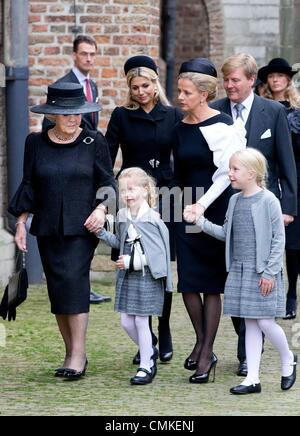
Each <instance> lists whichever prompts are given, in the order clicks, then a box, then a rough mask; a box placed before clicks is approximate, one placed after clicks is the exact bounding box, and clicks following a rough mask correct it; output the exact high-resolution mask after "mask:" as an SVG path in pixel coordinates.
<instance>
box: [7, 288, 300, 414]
mask: <svg viewBox="0 0 300 436" xmlns="http://www.w3.org/2000/svg"><path fill="white" fill-rule="evenodd" d="M93 287H94V289H95V290H96V291H98V292H99V291H101V292H102V293H103V294H109V295H111V296H113V293H114V289H113V287H112V286H104V285H100V284H99V283H94V284H93ZM299 319H300V318H299V313H298V317H297V319H296V320H294V321H283V320H281V321H280V324H281V325H282V326H283V327H284V329H285V331H286V333H287V335H288V337H289V341H290V343H291V346H292V348H293V350H294V351H296V352H297V353H298V355H299V358H300V322H299ZM155 321H156V320H154V325H155V329H156V322H155ZM171 323H172V333H173V341H174V358H173V360H172V361H171V362H170V363H168V364H162V363H159V364H158V373H157V376H156V378H155V380H154V382H153V383H152V384H150V385H147V386H144V387H142V386H131V385H130V384H129V378H130V377H131V376H132V375H134V373H135V369H136V368H135V367H134V366H133V365H132V364H131V360H132V357H133V355H134V354H135V352H136V348H135V346H134V345H133V344H132V343H131V342H130V340H129V339H128V338H127V336H126V335H125V333H124V332H123V331H122V330H121V328H120V326H119V317H118V314H116V313H114V312H113V303H104V304H101V305H98V306H95V305H94V306H92V307H91V316H90V325H89V333H88V343H87V349H88V359H89V367H88V370H87V375H86V377H85V378H84V379H82V380H80V381H76V382H67V381H63V380H60V379H57V378H55V377H54V376H53V374H54V368H56V367H57V366H60V364H61V362H62V357H63V347H62V344H61V340H60V337H59V334H58V331H57V327H56V324H55V319H54V317H53V315H51V314H50V313H49V304H48V299H47V293H46V287H45V286H31V287H30V293H29V296H28V299H27V301H26V302H25V303H24V304H23V305H22V306H21V307H20V308H19V310H18V314H17V320H16V321H15V322H10V323H8V322H7V321H1V322H0V369H1V370H0V377H1V381H0V386H1V396H0V414H1V415H2V416H4V415H106V416H121V415H125V416H128V415H133V416H142V415H144V416H146V415H156V416H165V415H169V416H204V415H206V416H207V415H300V381H298V382H296V384H295V386H294V387H293V388H292V389H291V390H290V391H288V392H283V391H281V389H280V365H279V356H278V355H277V353H276V352H275V351H274V350H273V348H271V346H270V344H269V343H268V342H266V344H265V352H264V354H263V358H262V365H261V384H262V393H261V394H258V395H248V396H244V397H239V396H234V395H230V394H229V388H230V387H232V386H234V385H236V384H238V383H239V382H240V378H238V377H237V376H236V375H235V371H236V366H237V360H236V358H235V349H236V337H235V334H234V331H233V327H232V324H231V321H230V319H228V318H225V317H222V320H221V324H220V327H219V331H218V335H217V338H216V343H215V349H214V351H215V353H216V355H217V356H218V359H219V363H218V365H217V368H216V380H215V383H211V382H210V383H207V384H202V385H191V384H190V383H189V382H188V377H189V376H190V375H191V373H190V372H188V371H186V370H185V369H184V368H183V362H184V359H185V358H186V357H187V355H188V354H189V352H190V351H191V349H192V347H193V341H194V336H193V333H192V328H191V324H190V321H189V319H188V316H187V314H186V310H185V308H184V306H183V303H182V300H181V296H180V295H178V294H175V295H174V303H173V310H172V319H171Z"/></svg>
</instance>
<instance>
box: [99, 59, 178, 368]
mask: <svg viewBox="0 0 300 436" xmlns="http://www.w3.org/2000/svg"><path fill="white" fill-rule="evenodd" d="M124 72H125V75H126V80H127V85H128V95H127V101H126V103H125V105H124V106H122V107H117V108H115V109H114V111H113V113H112V115H111V119H110V121H109V124H108V128H107V132H106V135H105V137H106V139H107V142H108V144H109V147H110V152H111V157H112V162H113V164H114V163H115V160H116V157H117V153H118V150H119V148H121V151H122V167H121V171H122V170H124V169H125V168H129V167H140V168H142V169H143V170H144V171H146V172H147V173H148V174H150V175H151V176H152V177H154V179H155V180H156V184H157V187H158V188H162V187H164V186H168V185H169V183H170V181H171V179H172V177H173V171H172V167H171V151H172V148H173V144H172V133H173V129H174V126H175V124H176V122H177V121H178V120H180V119H181V118H182V114H181V113H180V111H179V110H178V109H175V108H173V107H172V106H170V104H169V102H168V100H167V97H166V95H165V93H164V91H163V89H162V86H161V84H160V81H159V78H158V68H157V65H156V64H155V62H154V60H153V59H152V58H150V57H149V56H144V55H137V56H133V57H131V58H129V59H128V60H127V61H126V62H125V64H124ZM160 213H161V214H162V217H163V219H164V213H163V211H162V210H161V207H160ZM166 225H167V226H168V228H169V231H170V242H171V247H170V248H171V256H172V260H174V255H175V254H174V252H175V250H174V242H172V241H173V238H174V236H173V233H174V232H173V230H172V223H170V222H167V221H166ZM171 304H172V294H171V293H170V292H166V293H165V301H164V308H163V314H162V316H161V317H159V324H158V336H159V357H160V360H161V361H162V362H167V361H169V360H171V359H172V356H173V345H172V338H171V332H170V324H169V320H170V312H171ZM150 325H151V320H150ZM156 342H157V339H156V337H155V335H154V334H153V345H155V344H156ZM133 363H137V364H138V363H139V354H137V355H136V356H135V357H134V359H133Z"/></svg>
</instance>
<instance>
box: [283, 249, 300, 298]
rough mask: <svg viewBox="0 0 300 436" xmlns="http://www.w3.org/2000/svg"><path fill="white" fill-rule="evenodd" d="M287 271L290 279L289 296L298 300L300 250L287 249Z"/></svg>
mask: <svg viewBox="0 0 300 436" xmlns="http://www.w3.org/2000/svg"><path fill="white" fill-rule="evenodd" d="M286 271H287V277H288V281H289V288H288V293H287V298H288V299H294V300H297V280H298V276H299V275H300V250H286Z"/></svg>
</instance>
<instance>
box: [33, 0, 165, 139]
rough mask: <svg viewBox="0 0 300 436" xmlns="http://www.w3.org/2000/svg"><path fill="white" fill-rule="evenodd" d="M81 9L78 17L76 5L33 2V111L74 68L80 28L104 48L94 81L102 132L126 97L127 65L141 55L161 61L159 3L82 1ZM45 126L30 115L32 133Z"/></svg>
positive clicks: (147, 0) (70, 0) (58, 1)
mask: <svg viewBox="0 0 300 436" xmlns="http://www.w3.org/2000/svg"><path fill="white" fill-rule="evenodd" d="M76 5H77V7H76V17H75V14H74V1H73V0H64V1H63V2H62V1H61V0H29V7H30V12H29V14H30V16H29V23H30V24H29V65H30V81H29V85H30V86H29V93H30V105H33V104H39V103H40V102H43V99H44V95H45V91H46V89H47V86H48V85H49V84H50V83H52V82H53V81H55V80H56V79H57V78H59V77H60V76H62V75H64V74H65V73H66V72H67V71H68V70H69V69H70V68H71V67H72V65H73V63H72V59H71V56H70V55H71V52H72V41H73V39H74V33H72V31H73V30H74V26H75V25H76V26H77V27H78V30H79V33H86V34H90V35H92V36H93V37H94V38H95V39H96V41H97V43H98V45H99V51H98V52H99V56H98V58H97V61H96V65H95V68H94V70H93V72H92V77H93V79H94V80H95V81H96V82H97V85H98V87H99V92H100V96H101V103H102V106H103V110H102V113H101V116H100V124H99V127H100V129H101V130H102V131H103V130H105V127H106V125H107V121H108V118H109V115H110V113H111V110H112V109H113V108H114V107H115V106H116V105H121V104H122V103H123V102H124V99H125V96H126V89H127V86H126V83H125V80H124V77H123V70H122V67H123V64H124V62H125V60H126V59H127V58H128V57H130V56H131V55H135V54H139V53H144V54H148V55H150V56H152V57H154V58H155V59H156V60H158V56H159V16H160V0H95V1H88V0H77V1H76ZM101 90H102V91H101ZM40 120H41V117H39V116H37V115H31V120H30V124H31V129H32V130H37V129H38V128H39V126H40Z"/></svg>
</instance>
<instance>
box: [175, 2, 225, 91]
mask: <svg viewBox="0 0 300 436" xmlns="http://www.w3.org/2000/svg"><path fill="white" fill-rule="evenodd" d="M176 14H177V16H176V46H175V59H176V64H175V77H174V95H176V91H177V83H176V82H177V80H176V79H177V72H178V70H179V67H180V64H181V63H182V62H183V61H185V60H188V59H191V58H194V57H209V58H210V59H211V60H212V61H213V62H214V63H215V65H216V66H217V68H219V67H220V65H221V63H222V60H223V53H224V47H223V42H224V37H223V36H224V32H223V28H224V23H223V10H222V4H221V1H220V0H206V1H205V0H185V1H179V2H177V11H176Z"/></svg>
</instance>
